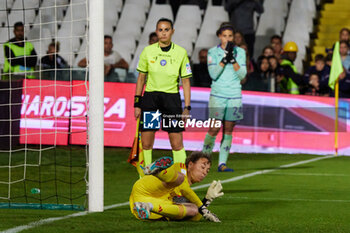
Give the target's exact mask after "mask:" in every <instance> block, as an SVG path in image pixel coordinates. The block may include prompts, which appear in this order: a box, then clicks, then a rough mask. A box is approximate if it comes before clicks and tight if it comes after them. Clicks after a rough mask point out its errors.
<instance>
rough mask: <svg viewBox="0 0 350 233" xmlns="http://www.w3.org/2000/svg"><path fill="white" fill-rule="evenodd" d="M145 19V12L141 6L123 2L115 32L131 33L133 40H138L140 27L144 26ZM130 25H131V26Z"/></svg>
mask: <svg viewBox="0 0 350 233" xmlns="http://www.w3.org/2000/svg"><path fill="white" fill-rule="evenodd" d="M145 21H146V14H145V12H144V9H143V8H142V6H139V5H135V4H125V5H124V8H123V12H122V15H121V17H120V20H119V22H118V25H117V30H116V32H115V33H117V34H118V33H126V32H127V33H131V35H132V37H133V38H134V39H135V40H139V39H140V36H141V28H142V27H143V26H144V24H145ZM130 25H133V26H132V27H131V26H130ZM135 29H136V30H135Z"/></svg>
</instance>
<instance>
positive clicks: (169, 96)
mask: <svg viewBox="0 0 350 233" xmlns="http://www.w3.org/2000/svg"><path fill="white" fill-rule="evenodd" d="M141 110H142V112H141V124H140V128H141V131H152V130H153V131H156V130H158V129H149V128H147V127H144V123H145V122H144V120H145V119H144V115H145V114H144V113H145V112H146V114H147V112H155V111H157V110H159V112H160V113H161V114H162V115H161V121H160V127H161V128H162V130H163V131H166V132H168V133H175V132H182V131H184V130H185V128H184V127H180V126H179V125H178V124H176V125H174V124H171V123H170V122H178V121H180V120H181V114H182V105H181V98H180V93H165V92H145V93H144V95H143V97H142V99H141Z"/></svg>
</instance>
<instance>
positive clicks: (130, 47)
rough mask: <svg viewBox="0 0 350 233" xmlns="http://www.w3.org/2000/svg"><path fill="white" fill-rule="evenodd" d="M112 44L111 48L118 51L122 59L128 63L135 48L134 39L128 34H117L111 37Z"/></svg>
mask: <svg viewBox="0 0 350 233" xmlns="http://www.w3.org/2000/svg"><path fill="white" fill-rule="evenodd" d="M113 44H114V46H113V50H115V51H118V52H119V53H120V55H121V56H122V57H123V58H124V60H125V61H126V62H128V63H130V62H131V58H132V55H133V54H134V52H135V49H136V42H135V40H131V39H130V36H129V35H128V34H118V35H116V36H115V37H113Z"/></svg>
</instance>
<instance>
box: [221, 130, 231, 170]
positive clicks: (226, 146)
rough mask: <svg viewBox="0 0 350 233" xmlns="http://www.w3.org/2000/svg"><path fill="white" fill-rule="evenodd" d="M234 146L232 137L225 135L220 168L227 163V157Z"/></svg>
mask: <svg viewBox="0 0 350 233" xmlns="http://www.w3.org/2000/svg"><path fill="white" fill-rule="evenodd" d="M231 144H232V135H228V134H224V138H223V140H222V142H221V146H220V153H219V166H220V164H223V163H225V164H226V162H227V157H228V155H229V153H230V149H231Z"/></svg>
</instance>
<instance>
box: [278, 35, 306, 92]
mask: <svg viewBox="0 0 350 233" xmlns="http://www.w3.org/2000/svg"><path fill="white" fill-rule="evenodd" d="M297 52H298V46H297V44H296V43H295V42H293V41H289V42H287V43H286V44H285V46H284V47H283V54H282V61H281V64H280V68H279V69H278V72H277V82H278V84H279V90H278V91H279V92H282V93H289V94H300V90H299V89H300V88H303V87H304V86H305V82H304V79H303V77H302V76H301V75H300V74H298V70H297V68H296V67H295V66H294V64H293V62H294V61H295V59H296V57H297Z"/></svg>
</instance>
